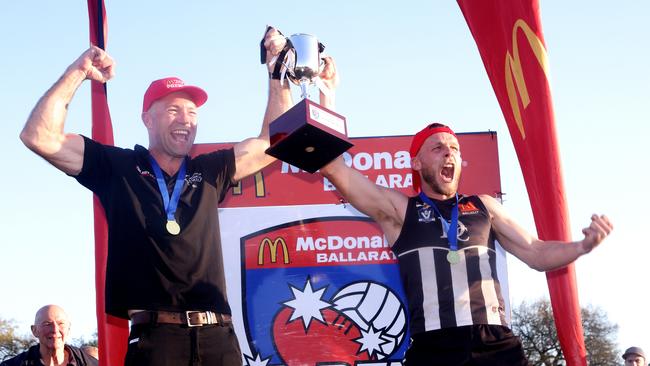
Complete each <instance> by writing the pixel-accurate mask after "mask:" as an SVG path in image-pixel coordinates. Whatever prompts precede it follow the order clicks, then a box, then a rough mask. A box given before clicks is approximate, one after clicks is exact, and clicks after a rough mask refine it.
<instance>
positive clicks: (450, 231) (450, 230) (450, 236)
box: [420, 192, 458, 251]
mask: <svg viewBox="0 0 650 366" xmlns="http://www.w3.org/2000/svg"><path fill="white" fill-rule="evenodd" d="M420 199H421V200H422V201H423V202H424V203H426V204H427V205H429V206H431V207H432V208H433V210H434V211H435V212H436V214H437V215H438V216H439V217H440V221H441V222H442V226H443V227H444V230H445V231H446V232H447V241H449V249H451V250H452V251H457V250H458V236H457V232H458V193H456V204H454V207H453V208H452V209H451V225H450V224H449V223H448V222H447V220H445V218H444V217H442V213H440V210H438V206H436V204H435V203H434V202H433V201H432V200H431V199H430V198H429V197H427V196H426V195H425V194H424V193H422V192H420Z"/></svg>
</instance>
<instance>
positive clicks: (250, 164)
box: [234, 28, 292, 181]
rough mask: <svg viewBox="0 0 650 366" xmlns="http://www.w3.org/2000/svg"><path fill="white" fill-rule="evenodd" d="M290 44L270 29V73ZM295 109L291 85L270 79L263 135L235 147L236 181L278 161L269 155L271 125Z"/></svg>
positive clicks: (266, 40)
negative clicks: (275, 60) (289, 110)
mask: <svg viewBox="0 0 650 366" xmlns="http://www.w3.org/2000/svg"><path fill="white" fill-rule="evenodd" d="M286 42H287V41H286V38H285V37H284V36H283V35H281V34H280V32H278V31H277V30H276V29H275V28H269V30H268V31H267V32H266V34H265V36H264V46H265V48H266V60H267V67H268V69H269V71H270V70H271V69H272V67H273V65H274V64H273V63H272V61H273V58H274V57H275V56H276V55H277V54H278V53H280V51H282V49H283V48H284V45H285V44H286ZM291 106H292V101H291V91H290V90H289V83H288V82H286V81H285V82H284V85H281V84H280V80H276V79H271V78H269V94H268V100H267V103H266V111H265V113H264V119H263V121H262V130H261V131H260V135H259V136H258V137H256V138H249V139H246V140H244V141H242V142H239V143H237V144H235V146H234V150H235V164H236V166H237V170H236V172H235V177H234V179H235V180H236V181H237V180H240V179H242V178H244V177H247V176H249V175H251V174H254V173H255V172H257V171H259V170H261V169H263V168H264V167H266V166H267V165H269V164H271V163H272V162H274V161H275V158H274V157H272V156H270V155H267V154H266V153H265V151H266V149H267V148H268V147H269V146H270V143H269V123H271V122H273V121H274V120H275V119H276V118H278V117H279V116H280V115H282V113H284V112H285V111H287V110H288V109H289V108H291Z"/></svg>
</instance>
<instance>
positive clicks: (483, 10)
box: [458, 0, 587, 365]
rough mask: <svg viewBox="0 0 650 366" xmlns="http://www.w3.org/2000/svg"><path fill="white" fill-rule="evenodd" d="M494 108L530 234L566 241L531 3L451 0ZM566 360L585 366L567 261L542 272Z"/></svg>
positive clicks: (542, 52)
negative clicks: (509, 145)
mask: <svg viewBox="0 0 650 366" xmlns="http://www.w3.org/2000/svg"><path fill="white" fill-rule="evenodd" d="M458 4H459V6H460V8H461V10H462V12H463V15H464V16H465V20H466V21H467V24H468V25H469V28H470V31H471V32H472V36H473V37H474V40H475V41H476V44H477V46H478V50H479V53H480V54H481V58H482V59H483V63H484V65H485V69H486V70H487V74H488V77H489V78H490V82H491V83H492V88H493V89H494V92H495V94H496V97H497V99H498V101H499V105H500V106H501V110H502V112H503V115H504V117H505V120H506V123H507V125H508V129H509V131H510V136H511V138H512V142H513V144H514V147H515V150H516V152H517V156H518V158H519V164H520V166H521V170H522V173H523V176H524V181H525V183H526V189H527V190H528V197H529V199H530V204H531V208H532V211H533V215H534V218H535V225H536V226H537V234H538V235H539V237H540V239H544V240H565V241H569V240H571V233H570V225H569V215H568V209H567V203H566V196H565V193H564V183H563V179H562V168H561V164H560V154H559V149H558V144H557V139H556V131H555V117H554V113H553V104H552V100H551V91H550V86H549V82H548V77H549V69H548V60H547V56H546V46H545V42H544V37H543V35H542V26H541V17H540V12H539V2H538V0H458ZM546 277H547V281H548V287H549V292H550V297H551V304H552V306H553V314H554V317H555V324H556V327H557V333H558V337H559V340H560V345H561V347H562V352H563V354H564V357H565V359H566V361H567V365H587V360H586V350H585V346H584V336H583V331H582V324H581V318H580V305H579V303H578V296H577V286H576V278H575V271H574V267H573V265H570V266H567V267H565V268H562V269H560V270H556V271H552V272H548V273H547V274H546Z"/></svg>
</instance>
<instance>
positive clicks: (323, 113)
mask: <svg viewBox="0 0 650 366" xmlns="http://www.w3.org/2000/svg"><path fill="white" fill-rule="evenodd" d="M269 134H270V136H271V147H269V148H268V149H267V150H266V153H267V154H269V155H271V156H273V157H276V158H278V159H280V160H282V161H284V162H287V163H289V164H291V165H293V166H295V167H297V168H300V169H302V170H304V171H307V172H309V173H314V172H315V171H317V170H318V169H320V168H322V167H323V166H324V165H325V164H327V163H329V162H330V161H332V160H334V159H335V158H336V157H338V156H339V155H341V154H342V153H344V152H345V151H347V150H348V149H349V148H351V147H352V146H353V144H352V143H351V142H350V141H348V138H347V130H346V126H345V117H343V116H341V115H339V114H336V113H334V112H333V111H330V110H329V109H326V108H324V107H321V106H320V105H319V104H317V103H315V102H312V101H311V100H309V99H303V100H302V101H301V102H300V103H298V104H296V105H295V106H293V107H292V108H291V109H289V110H288V111H286V112H285V113H284V114H282V115H281V116H280V117H278V118H277V119H276V120H275V121H273V122H271V124H270V125H269Z"/></svg>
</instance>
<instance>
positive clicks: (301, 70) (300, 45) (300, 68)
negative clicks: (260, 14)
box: [281, 33, 323, 99]
mask: <svg viewBox="0 0 650 366" xmlns="http://www.w3.org/2000/svg"><path fill="white" fill-rule="evenodd" d="M287 47H289V52H288V53H287V56H286V59H285V62H284V65H285V70H287V71H288V76H289V80H291V81H292V82H294V84H296V85H299V86H300V92H301V97H302V98H303V99H304V98H309V92H308V87H309V86H310V85H311V84H314V83H315V82H316V80H318V74H319V73H320V66H321V56H320V54H321V50H322V49H323V46H322V44H319V43H318V39H316V37H314V36H312V35H311V34H304V33H298V34H294V35H292V36H291V37H289V38H287ZM281 80H282V79H281Z"/></svg>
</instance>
